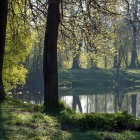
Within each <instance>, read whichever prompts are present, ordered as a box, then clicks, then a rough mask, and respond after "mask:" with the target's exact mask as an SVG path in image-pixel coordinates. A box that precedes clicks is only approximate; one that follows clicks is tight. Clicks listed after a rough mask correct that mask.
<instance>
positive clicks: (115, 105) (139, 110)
mask: <svg viewBox="0 0 140 140" xmlns="http://www.w3.org/2000/svg"><path fill="white" fill-rule="evenodd" d="M14 96H15V98H17V99H20V100H22V101H23V102H31V103H37V104H42V103H43V94H42V93H41V92H29V91H26V92H23V93H22V92H19V93H18V94H16V95H14ZM59 100H60V101H63V102H64V103H65V104H66V105H67V106H69V107H72V108H73V109H75V110H76V111H77V112H82V113H90V112H108V113H115V112H118V111H122V110H126V111H128V113H130V114H133V115H135V116H137V117H140V89H139V88H134V89H115V90H113V89H102V88H100V89H95V88H87V89H82V88H81V89H76V88H71V89H61V90H59Z"/></svg>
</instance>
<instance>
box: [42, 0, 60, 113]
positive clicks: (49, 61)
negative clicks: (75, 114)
mask: <svg viewBox="0 0 140 140" xmlns="http://www.w3.org/2000/svg"><path fill="white" fill-rule="evenodd" d="M59 4H60V0H49V1H48V15H47V24H46V32H45V40H44V56H43V73H44V107H45V111H46V110H47V105H52V106H54V105H56V106H57V105H58V70H57V38H58V27H59V23H60V12H59Z"/></svg>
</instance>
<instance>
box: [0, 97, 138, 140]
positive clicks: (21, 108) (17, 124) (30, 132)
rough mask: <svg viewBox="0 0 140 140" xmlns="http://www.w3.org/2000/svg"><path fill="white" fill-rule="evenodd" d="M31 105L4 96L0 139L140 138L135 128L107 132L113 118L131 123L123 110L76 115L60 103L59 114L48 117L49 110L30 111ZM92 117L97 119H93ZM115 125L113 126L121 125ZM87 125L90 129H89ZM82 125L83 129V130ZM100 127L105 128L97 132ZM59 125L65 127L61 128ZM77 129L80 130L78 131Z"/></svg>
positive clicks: (1, 106)
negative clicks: (112, 112) (110, 112)
mask: <svg viewBox="0 0 140 140" xmlns="http://www.w3.org/2000/svg"><path fill="white" fill-rule="evenodd" d="M34 107H35V105H33V104H24V103H21V102H19V101H16V100H14V99H12V98H6V100H5V101H4V102H3V103H2V104H1V105H0V140H7V139H10V140H15V139H17V140H27V139H28V140H49V139H51V140H92V139H95V140H103V139H104V138H106V137H110V138H114V139H116V140H139V139H140V134H139V132H135V131H123V132H114V131H112V132H108V131H107V130H112V129H111V127H113V125H114V122H115V121H116V122H119V123H124V125H123V127H124V126H128V127H127V128H129V126H130V124H131V125H133V124H134V123H133V117H132V116H131V115H128V114H127V113H126V112H122V113H117V114H106V113H102V114H96V113H91V114H76V113H75V111H73V110H71V109H70V108H66V107H64V105H63V103H61V107H62V108H63V109H62V110H61V113H60V114H57V115H58V116H56V112H54V115H53V116H52V113H51V114H50V113H47V114H43V113H41V112H42V111H38V112H36V111H35V112H34ZM29 108H30V109H29ZM40 108H41V106H40ZM32 109H33V110H32ZM60 118H61V120H60ZM111 118H112V120H111ZM87 119H88V120H87ZM93 119H96V121H101V122H95V121H94V120H93ZM130 119H131V120H132V122H131V121H130V122H131V123H129V125H127V124H128V123H127V122H129V120H130ZM134 119H135V117H134ZM108 121H110V122H108ZM91 122H95V125H96V129H99V131H97V130H96V131H95V128H93V126H94V127H95V125H91ZM125 122H126V123H125ZM104 123H106V124H109V126H105V125H104ZM112 123H113V124H112ZM119 123H118V124H119ZM97 124H98V125H100V126H98V125H97ZM115 124H116V123H115ZM118 124H117V126H119V127H122V126H120V125H118ZM63 125H64V126H65V127H63ZM81 125H82V126H81ZM87 125H89V126H90V127H92V128H90V130H89V127H87ZM79 126H80V127H79ZM110 126H111V127H110ZM84 127H85V129H86V131H85V130H84V129H83V128H84ZM102 127H103V128H104V129H105V128H106V130H105V131H101V130H102ZM62 128H63V129H64V128H65V129H64V130H62ZM79 128H82V129H83V130H82V131H81V130H79ZM91 129H94V130H91ZM117 129H118V127H117Z"/></svg>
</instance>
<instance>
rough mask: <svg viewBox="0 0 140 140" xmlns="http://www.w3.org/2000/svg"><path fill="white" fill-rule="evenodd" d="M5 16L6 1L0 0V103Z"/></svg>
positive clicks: (0, 95)
mask: <svg viewBox="0 0 140 140" xmlns="http://www.w3.org/2000/svg"><path fill="white" fill-rule="evenodd" d="M7 14H8V0H0V101H2V100H3V99H4V97H5V95H6V94H5V91H4V86H3V79H2V72H3V60H4V49H5V40H6V25H7Z"/></svg>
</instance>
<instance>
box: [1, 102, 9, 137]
mask: <svg viewBox="0 0 140 140" xmlns="http://www.w3.org/2000/svg"><path fill="white" fill-rule="evenodd" d="M0 140H8V138H7V132H6V130H5V128H4V119H3V115H2V103H0Z"/></svg>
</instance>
